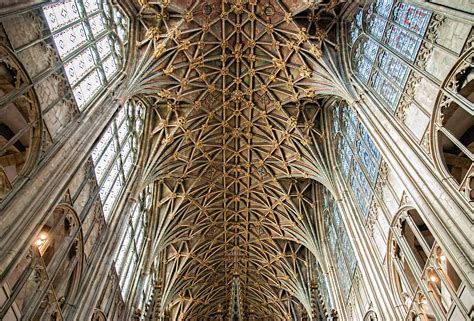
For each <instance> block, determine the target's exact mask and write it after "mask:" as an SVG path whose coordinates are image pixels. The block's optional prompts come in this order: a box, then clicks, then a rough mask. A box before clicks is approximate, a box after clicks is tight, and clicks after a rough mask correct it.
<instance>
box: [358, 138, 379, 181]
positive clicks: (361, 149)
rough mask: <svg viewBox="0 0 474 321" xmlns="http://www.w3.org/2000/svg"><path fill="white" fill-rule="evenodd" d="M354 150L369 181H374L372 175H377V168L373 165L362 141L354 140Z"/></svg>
mask: <svg viewBox="0 0 474 321" xmlns="http://www.w3.org/2000/svg"><path fill="white" fill-rule="evenodd" d="M356 150H357V155H358V156H359V159H360V160H361V162H362V164H363V165H364V168H365V169H366V171H367V173H368V174H369V177H370V178H371V181H372V182H374V177H376V176H377V171H378V168H377V167H376V166H375V165H374V163H373V160H372V158H371V155H370V154H369V151H368V150H367V149H366V147H365V145H364V144H363V143H362V141H361V140H357V141H356Z"/></svg>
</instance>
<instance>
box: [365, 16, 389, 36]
mask: <svg viewBox="0 0 474 321" xmlns="http://www.w3.org/2000/svg"><path fill="white" fill-rule="evenodd" d="M367 20H368V21H367V31H368V32H369V33H370V34H371V35H373V36H374V37H375V38H377V39H379V40H380V39H382V36H383V32H384V30H385V25H386V24H387V20H385V19H383V18H381V17H379V16H377V15H371V16H369V17H368V19H367Z"/></svg>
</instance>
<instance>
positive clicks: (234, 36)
mask: <svg viewBox="0 0 474 321" xmlns="http://www.w3.org/2000/svg"><path fill="white" fill-rule="evenodd" d="M136 7H137V10H138V11H139V15H138V18H139V21H138V22H137V28H138V38H137V39H136V47H137V48H138V51H137V57H136V60H137V62H136V64H135V65H134V66H133V72H132V73H130V75H129V76H128V80H127V83H126V87H127V90H128V93H129V96H130V97H132V99H141V100H143V101H145V102H147V104H148V105H150V106H153V107H152V108H153V117H152V119H151V121H150V123H149V124H148V126H149V128H150V132H149V133H147V135H148V138H147V139H148V143H147V144H146V146H144V148H143V155H144V156H143V158H142V163H141V164H140V166H141V167H140V169H141V177H142V178H143V182H142V186H145V185H147V184H149V183H152V182H154V184H155V195H154V200H155V203H154V215H153V218H152V221H151V222H150V226H149V228H150V231H152V240H151V244H153V249H152V251H150V256H151V257H153V259H155V258H156V259H155V260H156V261H157V263H158V265H159V270H160V271H162V272H161V273H162V274H161V276H160V281H159V282H160V287H159V290H158V293H159V297H160V299H159V300H158V301H159V302H160V304H159V307H158V308H159V313H161V314H165V313H167V314H168V315H169V316H170V317H171V319H172V320H194V319H199V318H200V319H203V318H204V319H206V318H207V319H209V318H215V319H218V318H219V317H221V318H223V319H226V320H228V319H231V320H234V319H235V320H248V319H251V318H253V319H254V320H293V319H295V316H296V315H301V314H302V313H303V314H305V313H308V314H311V306H310V299H311V298H310V294H309V292H310V291H309V284H310V280H309V278H310V277H309V271H308V265H309V257H310V256H313V257H316V259H318V257H319V256H320V255H321V254H320V253H321V252H320V249H319V244H318V224H317V219H316V215H315V211H316V209H317V207H318V202H319V199H320V196H319V195H320V190H319V189H320V188H319V184H320V183H321V184H323V185H325V186H330V174H329V173H330V170H329V168H328V167H327V165H326V162H325V153H324V150H323V143H322V142H323V139H324V130H323V129H322V126H321V124H322V120H321V114H322V106H323V102H324V103H327V102H328V101H330V100H331V99H333V97H334V95H336V96H339V97H344V92H345V91H344V85H343V81H342V77H341V76H340V75H339V74H338V72H337V67H336V64H335V63H334V61H333V59H331V55H330V53H331V52H333V51H334V50H335V49H336V47H335V40H334V38H335V37H334V33H335V30H334V29H335V26H336V23H337V16H338V11H339V10H340V5H339V4H338V1H329V2H321V3H320V2H318V1H316V2H315V3H310V2H309V1H298V0H280V1H278V0H259V1H257V0H227V1H217V0H208V1H193V0H180V1H167V0H164V1H147V0H139V1H138V2H137V3H136Z"/></svg>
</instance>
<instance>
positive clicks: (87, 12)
mask: <svg viewBox="0 0 474 321" xmlns="http://www.w3.org/2000/svg"><path fill="white" fill-rule="evenodd" d="M43 12H44V15H45V17H46V21H47V22H48V25H49V28H50V30H51V34H52V38H53V40H54V43H55V45H56V49H57V51H58V53H59V56H60V57H61V59H62V61H63V64H64V70H65V72H66V75H67V78H68V80H69V84H70V85H71V87H72V91H73V93H74V98H75V99H76V103H77V105H78V107H79V109H80V110H83V109H84V108H85V107H86V106H87V104H88V103H90V102H91V101H92V99H93V98H94V97H95V96H96V95H97V94H98V93H99V92H100V91H101V90H102V89H103V88H105V87H106V86H107V85H108V83H110V81H112V80H113V78H114V76H115V75H116V74H117V72H118V71H119V69H120V68H121V67H122V66H123V64H124V53H123V52H124V50H123V49H122V48H124V47H125V46H126V40H127V30H128V22H127V20H126V19H125V17H124V16H123V14H122V13H120V11H119V9H117V8H116V7H112V6H109V5H108V3H107V2H106V1H101V0H65V1H60V2H57V3H54V4H51V5H47V6H44V7H43Z"/></svg>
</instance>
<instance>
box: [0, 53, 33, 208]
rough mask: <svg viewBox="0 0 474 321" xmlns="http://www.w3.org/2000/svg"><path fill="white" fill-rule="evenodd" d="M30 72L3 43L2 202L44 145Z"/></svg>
mask: <svg viewBox="0 0 474 321" xmlns="http://www.w3.org/2000/svg"><path fill="white" fill-rule="evenodd" d="M29 85H31V83H30V80H29V78H28V76H27V73H26V71H25V70H24V69H23V67H22V65H21V64H20V62H19V61H18V60H17V59H16V58H15V56H14V54H13V53H12V52H10V50H8V49H7V48H6V47H4V46H3V45H0V201H1V200H2V199H3V198H4V197H5V196H6V194H7V193H8V192H9V191H10V190H11V189H12V187H13V185H14V183H15V181H16V180H17V178H18V176H20V175H24V174H25V173H27V172H28V171H29V170H30V169H31V168H32V166H33V165H34V163H35V161H36V157H37V156H38V153H39V149H40V145H41V131H42V122H41V117H40V110H39V109H40V107H39V102H38V100H37V98H36V94H35V92H34V90H33V89H29V90H26V91H23V92H22V90H24V89H25V88H26V87H27V86H29Z"/></svg>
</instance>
